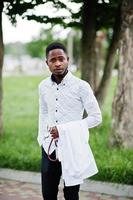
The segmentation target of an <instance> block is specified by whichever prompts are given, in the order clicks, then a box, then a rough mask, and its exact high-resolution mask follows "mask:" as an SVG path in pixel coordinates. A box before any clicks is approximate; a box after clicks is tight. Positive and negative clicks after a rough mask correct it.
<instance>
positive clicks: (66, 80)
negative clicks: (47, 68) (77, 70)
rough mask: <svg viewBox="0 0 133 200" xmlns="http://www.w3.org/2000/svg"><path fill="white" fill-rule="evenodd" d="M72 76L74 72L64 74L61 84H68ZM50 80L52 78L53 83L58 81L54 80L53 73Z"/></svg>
mask: <svg viewBox="0 0 133 200" xmlns="http://www.w3.org/2000/svg"><path fill="white" fill-rule="evenodd" d="M71 77H72V73H71V72H70V71H68V73H67V74H66V75H65V76H64V78H63V79H62V81H61V83H59V85H66V84H67V83H69V80H70V78H71ZM50 80H51V83H52V85H54V84H56V82H55V81H53V77H52V75H51V77H50Z"/></svg>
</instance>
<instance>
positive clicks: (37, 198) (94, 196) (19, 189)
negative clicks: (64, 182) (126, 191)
mask: <svg viewBox="0 0 133 200" xmlns="http://www.w3.org/2000/svg"><path fill="white" fill-rule="evenodd" d="M0 200H43V199H42V194H41V185H40V184H32V183H30V184H29V183H25V182H19V181H13V180H7V179H0ZM58 200H64V197H63V190H62V188H60V190H59V194H58ZM80 200H131V198H126V197H118V196H113V195H105V194H101V193H95V192H86V191H80Z"/></svg>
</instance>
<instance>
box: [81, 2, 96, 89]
mask: <svg viewBox="0 0 133 200" xmlns="http://www.w3.org/2000/svg"><path fill="white" fill-rule="evenodd" d="M95 9H96V1H95V0H90V1H88V0H84V1H83V9H82V40H81V74H82V79H83V80H86V81H89V83H90V85H91V86H92V88H93V89H95V88H94V70H93V69H94V65H95V58H94V57H95V52H94V47H95V38H96V30H95V19H96V17H95Z"/></svg>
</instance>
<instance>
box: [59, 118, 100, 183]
mask: <svg viewBox="0 0 133 200" xmlns="http://www.w3.org/2000/svg"><path fill="white" fill-rule="evenodd" d="M57 129H58V132H59V139H58V159H59V161H60V162H61V165H62V176H63V179H64V182H65V185H66V186H73V185H77V184H81V183H83V180H84V179H85V178H87V177H90V176H93V175H94V174H96V173H97V172H98V169H97V166H96V162H95V159H94V156H93V153H92V151H91V148H90V146H89V144H88V140H89V131H88V126H87V123H86V120H79V121H72V122H68V123H65V124H61V125H57Z"/></svg>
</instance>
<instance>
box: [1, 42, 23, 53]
mask: <svg viewBox="0 0 133 200" xmlns="http://www.w3.org/2000/svg"><path fill="white" fill-rule="evenodd" d="M25 53H26V48H25V44H23V43H21V42H15V43H8V44H5V54H10V55H14V56H19V55H23V54H25Z"/></svg>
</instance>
